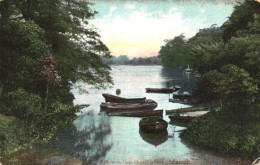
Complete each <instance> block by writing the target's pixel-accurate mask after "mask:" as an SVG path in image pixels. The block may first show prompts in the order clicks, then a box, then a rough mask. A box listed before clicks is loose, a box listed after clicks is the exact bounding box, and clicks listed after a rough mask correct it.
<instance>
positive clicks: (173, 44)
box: [159, 34, 189, 66]
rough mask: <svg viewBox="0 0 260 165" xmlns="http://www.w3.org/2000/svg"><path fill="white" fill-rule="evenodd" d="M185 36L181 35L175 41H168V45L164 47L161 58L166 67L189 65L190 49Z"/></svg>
mask: <svg viewBox="0 0 260 165" xmlns="http://www.w3.org/2000/svg"><path fill="white" fill-rule="evenodd" d="M184 38H185V36H184V35H182V34H181V35H179V36H177V37H175V38H174V39H173V40H166V41H165V42H166V45H165V46H162V47H161V49H160V51H159V56H160V57H161V58H162V63H163V65H165V66H180V65H187V63H188V62H187V60H188V57H187V56H188V52H189V48H188V46H187V41H186V40H185V39H184Z"/></svg>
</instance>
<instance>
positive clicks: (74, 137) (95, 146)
mask: <svg viewBox="0 0 260 165" xmlns="http://www.w3.org/2000/svg"><path fill="white" fill-rule="evenodd" d="M110 133H111V128H110V123H109V120H108V118H107V117H106V116H103V115H100V116H98V115H95V114H94V113H92V112H90V113H88V114H85V115H81V116H79V118H78V119H77V120H75V121H74V123H73V124H71V125H69V126H68V128H66V129H64V130H63V131H62V132H59V133H57V134H56V135H55V137H54V138H53V139H52V140H51V144H52V145H54V146H55V147H58V148H59V149H60V150H61V151H63V152H64V153H66V154H69V155H71V156H74V157H77V158H80V159H81V160H82V161H83V162H84V163H96V162H98V161H102V160H103V159H104V157H105V156H106V154H107V152H108V151H109V150H110V149H111V147H112V142H111V141H109V140H108V136H109V135H110Z"/></svg>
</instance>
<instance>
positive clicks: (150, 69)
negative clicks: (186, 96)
mask: <svg viewBox="0 0 260 165" xmlns="http://www.w3.org/2000/svg"><path fill="white" fill-rule="evenodd" d="M112 77H113V79H114V87H113V88H112V89H108V90H96V89H90V88H89V86H88V85H86V84H81V83H79V84H77V85H80V86H81V87H82V88H84V89H86V90H88V91H89V94H80V92H78V90H77V89H76V88H75V89H74V90H73V92H74V94H75V102H74V103H75V104H90V106H89V107H88V108H86V109H84V110H83V112H82V114H79V118H78V119H76V120H75V121H74V123H73V125H70V126H69V127H68V128H66V129H65V130H64V131H63V132H60V133H59V134H57V135H56V137H55V138H54V139H53V144H54V145H55V146H57V147H59V148H61V149H62V150H63V151H64V152H65V153H67V154H70V155H72V156H76V157H79V158H81V159H82V160H83V161H85V162H89V161H91V162H95V163H97V162H99V163H101V162H103V163H117V164H121V163H123V162H145V161H153V160H176V161H184V160H193V161H194V160H195V161H196V160H198V159H199V157H201V156H202V155H203V156H204V157H207V159H216V160H215V161H216V162H218V161H221V159H220V158H216V157H215V156H213V155H210V154H207V153H204V152H203V151H196V150H194V149H191V148H189V147H188V146H186V145H185V144H184V143H183V142H182V141H181V139H180V138H179V132H178V130H182V129H185V127H184V126H179V125H175V124H169V126H168V135H167V134H166V135H165V134H163V135H156V136H149V135H147V134H144V133H142V132H139V125H138V123H139V121H140V118H130V117H107V116H105V115H103V114H99V113H100V103H101V102H104V101H105V100H104V98H103V96H102V93H111V94H115V91H116V89H121V94H120V96H123V97H146V98H149V99H153V100H155V101H156V102H157V103H158V107H157V108H156V109H164V110H167V109H176V108H181V107H189V106H188V105H183V104H179V103H172V102H169V101H168V100H169V98H170V97H172V95H169V94H155V93H146V92H145V88H147V87H172V86H174V85H180V86H181V87H182V89H181V92H183V91H189V92H191V90H192V89H193V88H194V87H195V85H196V81H197V80H196V78H194V77H192V76H191V75H188V74H186V73H184V72H183V69H180V68H163V67H161V66H112ZM164 119H165V120H166V121H170V120H169V118H168V117H167V116H166V115H164ZM208 157H209V158H208ZM205 164H206V163H205Z"/></svg>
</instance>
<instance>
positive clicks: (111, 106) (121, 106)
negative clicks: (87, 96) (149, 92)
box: [100, 99, 158, 112]
mask: <svg viewBox="0 0 260 165" xmlns="http://www.w3.org/2000/svg"><path fill="white" fill-rule="evenodd" d="M157 105H158V104H157V103H156V102H155V101H154V100H152V99H147V100H145V102H144V103H111V102H106V103H101V104H100V109H101V110H103V111H112V110H117V112H120V111H122V112H124V111H126V110H133V111H134V110H154V109H155V108H156V107H157ZM142 108H143V109H142Z"/></svg>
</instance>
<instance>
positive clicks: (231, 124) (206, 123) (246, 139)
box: [181, 109, 260, 159]
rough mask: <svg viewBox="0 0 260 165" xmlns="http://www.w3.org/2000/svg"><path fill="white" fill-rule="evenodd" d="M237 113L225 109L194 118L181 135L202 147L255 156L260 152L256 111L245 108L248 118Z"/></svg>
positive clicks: (259, 123) (243, 155)
mask: <svg viewBox="0 0 260 165" xmlns="http://www.w3.org/2000/svg"><path fill="white" fill-rule="evenodd" d="M245 113H246V114H245ZM238 114H239V113H227V112H226V111H224V110H222V111H218V112H216V111H213V112H210V113H208V114H206V115H204V116H202V117H200V118H199V119H196V120H194V121H193V122H192V123H191V124H190V125H189V126H188V128H187V130H185V131H183V132H182V134H181V137H182V138H183V139H184V140H185V141H187V142H189V143H191V144H195V145H197V146H199V147H201V148H206V149H210V150H213V151H217V152H219V153H222V154H229V155H239V156H242V157H249V158H251V159H254V158H256V157H257V156H259V154H260V132H259V130H260V122H259V120H257V118H258V117H257V115H256V114H257V113H256V112H255V111H254V110H253V109H252V110H248V111H245V112H244V115H245V116H248V117H247V118H245V117H244V118H243V117H241V116H238ZM242 118H243V119H242ZM258 119H259V118H258Z"/></svg>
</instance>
